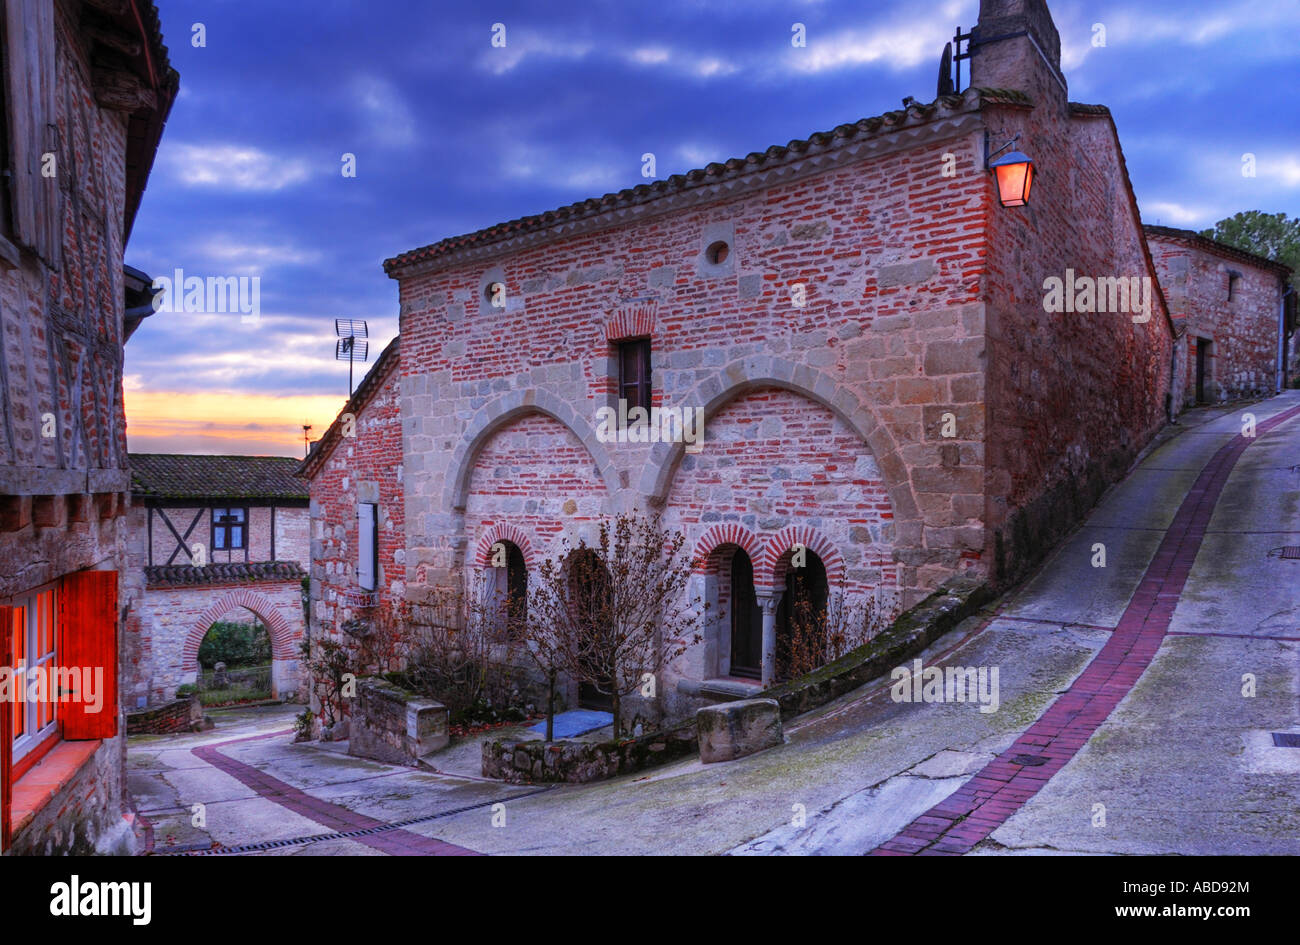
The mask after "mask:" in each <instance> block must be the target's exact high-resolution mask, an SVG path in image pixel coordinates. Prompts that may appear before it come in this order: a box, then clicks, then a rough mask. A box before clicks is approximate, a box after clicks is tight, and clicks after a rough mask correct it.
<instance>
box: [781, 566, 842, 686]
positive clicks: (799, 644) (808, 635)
mask: <svg viewBox="0 0 1300 945" xmlns="http://www.w3.org/2000/svg"><path fill="white" fill-rule="evenodd" d="M802 554H803V555H804V556H806V557H804V560H803V561H802V565H801V566H796V565H795V563H794V562H793V561H791V563H790V565H789V567H787V568H786V572H785V593H783V594H782V595H781V603H780V605H779V606H778V607H777V611H776V679H777V680H786V679H790V678H792V677H794V676H799V675H802V674H803V673H806V672H811V671H812V670H813V669H816V668H817V667H818V666H820V665H821V664H822V663H824V662H825V661H826V642H827V641H826V604H827V600H828V598H829V592H830V588H829V586H828V584H827V580H826V565H825V564H824V563H823V562H822V559H821V557H820V556H818V554H817V553H816V552H815V551H813V550H812V549H810V548H806V549H803V552H802Z"/></svg>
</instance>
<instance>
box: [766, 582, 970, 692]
mask: <svg viewBox="0 0 1300 945" xmlns="http://www.w3.org/2000/svg"><path fill="white" fill-rule="evenodd" d="M992 598H993V593H992V591H991V590H990V589H989V587H988V585H986V584H984V583H982V582H980V581H978V580H975V579H973V578H967V577H954V578H949V579H948V580H947V581H945V582H944V583H943V584H941V585H940V586H939V589H938V590H937V591H935V592H934V593H933V594H931V595H930V596H929V597H927V598H926V599H925V600H923V601H921V603H919V604H917V605H916V606H915V607H913V608H912V609H911V610H909V611H907V612H905V613H903V614H902V615H900V616H899V617H898V619H896V620H895V621H894V622H893V623H892V624H891V625H890V626H889V629H887V630H883V631H881V632H880V633H878V634H876V636H875V637H874V638H872V640H871V641H870V642H868V643H864V644H863V645H862V646H860V647H858V648H857V649H855V650H852V651H850V652H848V653H845V654H844V655H843V656H841V657H840V658H839V659H837V660H834V661H833V662H830V663H827V664H826V665H825V666H821V667H819V668H817V669H815V670H813V671H812V672H811V673H808V674H806V675H804V676H800V677H799V678H798V679H792V680H790V681H789V682H786V683H782V684H780V685H778V686H774V687H772V688H770V689H765V690H764V691H763V692H761V693H759V695H760V696H762V697H764V698H769V699H775V700H776V701H777V702H778V703H780V705H781V716H782V717H783V718H791V717H792V716H796V715H802V714H803V713H804V712H809V711H811V710H813V709H815V708H817V707H818V706H823V705H825V704H826V703H828V702H831V701H832V700H834V699H838V698H839V697H840V696H842V695H844V694H845V693H846V692H852V691H853V690H854V689H857V688H858V687H859V686H863V685H865V684H866V683H869V682H871V681H872V680H873V679H876V678H877V677H880V676H883V675H885V674H886V673H889V672H891V671H892V670H893V669H894V668H895V667H897V666H902V665H903V664H905V663H906V662H907V661H908V660H910V659H912V658H913V657H914V656H917V655H919V654H920V653H921V651H922V650H924V649H925V648H926V647H927V646H929V645H930V644H931V643H933V642H934V641H935V640H937V639H939V637H941V636H943V635H944V634H945V633H947V632H948V631H950V630H952V629H953V628H954V627H956V626H957V624H959V623H961V622H962V621H963V620H965V619H966V618H967V617H970V616H972V615H973V614H975V613H976V612H977V611H978V610H979V609H980V608H981V607H982V606H984V604H986V603H988V602H989V601H990V600H992Z"/></svg>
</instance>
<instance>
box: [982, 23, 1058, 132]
mask: <svg viewBox="0 0 1300 945" xmlns="http://www.w3.org/2000/svg"><path fill="white" fill-rule="evenodd" d="M971 49H972V52H973V53H974V55H973V56H972V58H971V66H970V70H971V71H970V76H971V85H972V86H977V87H979V88H987V89H1016V90H1018V91H1021V92H1024V93H1025V94H1027V95H1028V96H1029V97H1030V98H1031V99H1032V100H1033V102H1034V104H1035V105H1039V104H1043V103H1048V102H1050V103H1052V104H1053V105H1058V106H1060V107H1064V106H1065V104H1066V103H1067V101H1068V99H1069V94H1068V91H1067V87H1066V84H1065V77H1064V76H1063V75H1062V74H1061V37H1060V35H1059V34H1058V33H1057V32H1056V24H1054V23H1053V22H1052V15H1051V13H1049V12H1048V10H1047V4H1046V2H1045V0H980V18H979V23H977V24H976V25H975V29H974V36H973V38H972V40H971Z"/></svg>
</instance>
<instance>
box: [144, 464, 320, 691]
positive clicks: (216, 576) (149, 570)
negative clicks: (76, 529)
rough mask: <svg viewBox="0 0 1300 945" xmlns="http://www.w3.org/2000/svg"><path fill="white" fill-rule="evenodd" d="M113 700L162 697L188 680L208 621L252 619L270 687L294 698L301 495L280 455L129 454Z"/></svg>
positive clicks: (302, 566) (303, 548)
mask: <svg viewBox="0 0 1300 945" xmlns="http://www.w3.org/2000/svg"><path fill="white" fill-rule="evenodd" d="M130 458H131V474H132V507H131V510H130V513H129V514H128V516H127V547H128V553H129V560H130V565H131V568H130V572H129V579H130V580H131V581H133V582H137V583H138V592H137V597H136V605H135V607H134V608H133V610H132V613H131V615H130V616H129V617H128V619H127V626H126V631H127V640H126V654H125V655H126V664H125V666H124V674H123V698H124V700H125V701H126V703H127V705H128V706H130V707H142V706H145V705H157V704H159V703H162V702H166V701H167V700H170V699H172V698H173V697H174V696H175V695H176V688H177V687H178V686H181V685H184V684H186V683H193V682H194V681H195V679H196V678H197V674H198V670H199V664H198V651H199V644H200V643H201V642H202V641H203V637H204V636H205V635H206V634H207V631H208V629H209V628H210V627H211V626H212V624H213V623H214V622H215V621H218V620H223V619H224V620H237V621H247V620H248V619H249V618H250V617H251V616H252V615H256V616H257V617H258V618H259V619H260V620H261V622H262V623H263V624H264V625H265V626H266V628H267V632H268V633H269V634H270V637H271V653H272V674H271V692H272V695H273V696H275V697H277V698H289V699H293V698H296V697H297V695H298V689H299V684H300V681H301V680H300V674H299V670H298V661H299V652H298V643H299V641H300V640H301V639H302V636H303V631H304V619H303V606H302V581H303V578H305V577H306V574H307V571H306V568H307V562H308V508H307V503H308V495H307V488H306V484H305V483H304V482H303V481H302V480H301V479H298V478H296V477H295V476H294V470H295V469H296V468H297V466H298V460H295V459H291V458H287V457H281V456H204V455H194V456H190V455H170V454H152V453H133V454H131V457H130Z"/></svg>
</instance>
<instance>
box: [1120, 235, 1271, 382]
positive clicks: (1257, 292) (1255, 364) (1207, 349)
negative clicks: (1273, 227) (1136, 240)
mask: <svg viewBox="0 0 1300 945" xmlns="http://www.w3.org/2000/svg"><path fill="white" fill-rule="evenodd" d="M1146 235H1147V242H1148V243H1149V244H1150V246H1151V255H1152V257H1153V258H1154V259H1155V263H1156V271H1157V272H1158V273H1159V274H1160V284H1161V286H1162V287H1163V288H1164V291H1165V298H1166V299H1167V300H1168V302H1169V313H1170V315H1171V316H1172V317H1173V319H1174V324H1175V325H1176V326H1177V327H1178V329H1179V335H1180V336H1181V337H1180V343H1179V349H1178V351H1179V359H1178V360H1179V363H1178V377H1179V383H1178V386H1177V387H1176V391H1177V396H1178V397H1179V398H1180V399H1181V401H1182V403H1184V404H1188V405H1191V404H1196V403H1210V404H1215V403H1220V402H1221V401H1225V400H1234V399H1238V398H1242V397H1263V396H1268V395H1269V394H1272V393H1274V392H1275V391H1277V390H1278V389H1280V388H1279V383H1278V368H1279V365H1280V364H1281V363H1282V360H1281V357H1282V355H1281V348H1280V347H1279V345H1280V343H1281V342H1282V341H1283V340H1284V337H1285V336H1284V335H1283V334H1282V331H1283V330H1284V328H1283V321H1282V319H1283V317H1284V314H1283V300H1284V296H1285V293H1286V291H1287V284H1288V279H1289V278H1290V276H1291V270H1290V269H1289V268H1288V267H1286V266H1284V265H1282V264H1281V263H1277V262H1273V261H1272V260H1269V259H1265V258H1263V257H1260V256H1256V255H1254V254H1253V253H1248V252H1245V251H1243V250H1240V249H1237V248H1235V247H1232V246H1227V245H1225V244H1223V243H1219V242H1216V241H1214V240H1211V239H1207V238H1206V237H1204V236H1200V235H1199V234H1197V233H1194V232H1192V231H1191V230H1177V229H1172V228H1170V227H1165V226H1147V227H1146Z"/></svg>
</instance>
